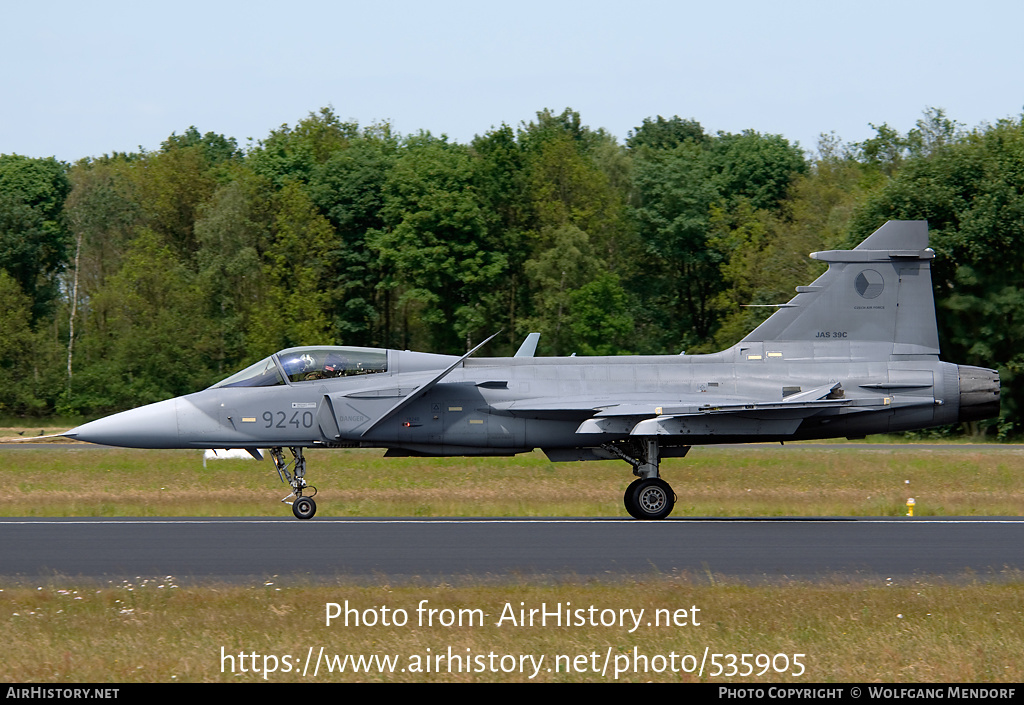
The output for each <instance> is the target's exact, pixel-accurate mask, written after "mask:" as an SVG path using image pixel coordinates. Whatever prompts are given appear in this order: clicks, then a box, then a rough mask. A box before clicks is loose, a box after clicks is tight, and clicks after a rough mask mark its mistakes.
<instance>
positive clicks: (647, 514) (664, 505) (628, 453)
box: [601, 438, 676, 519]
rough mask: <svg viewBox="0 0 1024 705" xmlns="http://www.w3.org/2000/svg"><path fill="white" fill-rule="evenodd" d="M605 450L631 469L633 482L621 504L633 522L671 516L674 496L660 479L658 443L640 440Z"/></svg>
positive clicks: (651, 440)
mask: <svg viewBox="0 0 1024 705" xmlns="http://www.w3.org/2000/svg"><path fill="white" fill-rule="evenodd" d="M601 447H602V448H604V449H605V450H607V451H609V452H611V453H613V454H615V455H617V456H619V457H620V458H622V459H623V460H625V461H626V462H627V463H629V464H630V465H632V466H633V474H634V475H636V476H637V477H638V479H636V480H633V482H631V483H630V484H629V486H628V487H627V488H626V493H625V494H624V495H623V497H622V504H623V505H624V506H625V507H626V511H627V512H629V515H630V516H631V517H633V518H635V519H664V518H665V517H667V516H668V515H669V514H671V513H672V509H673V508H674V507H675V504H676V495H675V492H673V491H672V487H671V486H670V485H669V484H668V483H667V482H665V481H664V480H662V479H661V477H660V476H659V472H658V471H659V465H660V459H659V457H658V441H656V440H654V439H649V438H641V439H639V440H637V441H631V442H629V443H625V444H621V445H619V444H611V443H608V444H605V445H603V446H601Z"/></svg>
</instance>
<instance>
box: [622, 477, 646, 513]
mask: <svg viewBox="0 0 1024 705" xmlns="http://www.w3.org/2000/svg"><path fill="white" fill-rule="evenodd" d="M641 482H643V480H642V479H636V480H633V481H632V482H630V483H629V485H628V486H627V487H626V493H625V494H624V495H622V504H623V506H624V507H626V512H627V513H628V514H629V515H630V516H631V517H633V518H634V519H643V517H642V516H640V510H639V509H638V508H637V506H636V488H637V486H638V485H639V484H640V483H641Z"/></svg>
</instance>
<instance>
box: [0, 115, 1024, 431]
mask: <svg viewBox="0 0 1024 705" xmlns="http://www.w3.org/2000/svg"><path fill="white" fill-rule="evenodd" d="M872 128H873V130H874V132H875V136H874V137H873V138H871V139H868V140H866V141H864V142H861V143H853V144H848V143H842V142H841V141H840V140H839V139H838V138H836V137H835V136H834V135H823V136H822V139H821V142H820V144H819V145H818V147H817V151H816V152H815V153H814V154H813V155H809V154H807V153H805V152H804V151H803V150H802V149H800V148H799V146H797V145H794V144H791V143H789V142H788V141H787V140H786V139H784V138H783V137H781V136H778V135H765V134H760V133H758V132H755V131H753V130H747V131H744V132H743V133H741V134H729V133H723V132H718V133H716V134H710V133H708V132H707V131H706V130H705V129H704V128H703V127H702V126H701V125H700V124H699V123H698V122H696V121H694V120H687V119H681V118H679V117H673V118H670V119H665V118H663V117H660V116H659V117H656V118H649V119H645V120H643V122H642V124H640V125H639V126H638V127H636V128H635V129H634V130H633V131H631V132H630V134H629V136H628V137H627V139H626V140H625V144H620V143H619V142H618V141H617V140H616V139H615V138H614V137H613V136H611V135H609V134H608V133H607V132H605V131H604V130H601V129H592V128H590V127H587V126H586V125H585V124H583V123H582V122H581V118H580V116H579V114H577V113H576V112H574V111H572V110H569V109H567V110H565V111H563V112H562V113H560V114H558V113H554V112H552V111H548V110H545V111H542V112H540V113H538V114H537V116H536V119H535V120H533V121H531V122H530V123H528V124H522V125H520V126H519V127H517V128H515V129H513V128H511V127H509V126H507V125H502V126H501V127H497V128H492V129H491V130H490V131H488V132H486V133H484V134H482V135H479V136H477V137H476V138H474V139H473V140H472V141H471V142H470V143H469V144H459V143H457V142H453V141H450V140H448V139H447V138H446V137H444V136H441V137H436V136H434V135H431V134H429V133H426V132H421V133H418V134H414V135H405V136H403V135H399V134H396V133H395V132H394V131H393V130H392V128H391V127H390V126H389V125H388V124H373V125H369V126H360V125H358V124H355V123H352V122H345V121H343V120H340V119H339V118H338V117H337V116H336V115H335V113H334V111H333V110H331V109H329V108H324V109H322V110H320V111H319V112H317V113H311V114H310V115H309V116H308V117H306V118H305V119H304V120H301V121H300V122H298V123H297V124H296V125H294V126H287V125H285V126H282V127H280V128H278V129H276V130H273V131H272V132H270V134H269V135H268V136H267V137H266V138H264V139H262V140H260V141H258V142H256V143H254V144H251V145H250V146H249V147H248V148H247V149H241V148H239V146H238V144H237V142H236V141H235V140H234V139H232V138H229V137H225V136H223V135H219V134H214V133H211V132H207V133H201V132H200V131H199V130H197V129H196V128H194V127H193V128H189V129H187V130H185V131H184V132H183V133H181V134H173V135H171V136H170V137H168V138H167V140H166V141H165V142H163V144H162V145H161V146H160V149H159V150H157V151H152V152H150V151H140V152H138V153H130V154H121V153H117V154H112V155H108V156H104V157H102V158H95V159H83V160H81V161H79V162H77V163H75V164H73V165H68V164H65V163H63V162H59V161H57V160H55V159H52V158H49V159H36V158H28V157H23V156H19V155H13V154H4V155H0V331H2V333H3V334H2V335H0V369H2V371H3V374H4V377H5V384H4V385H3V386H2V387H0V415H3V416H7V417H12V416H46V415H54V414H57V415H62V416H78V415H85V416H90V415H97V414H100V413H106V412H110V411H116V410H120V409H125V408H128V407H132V406H137V405H140V404H144V403H148V402H153V401H157V400H160V399H165V398H168V397H171V396H176V395H180V394H185V393H188V392H192V391H196V390H198V389H201V388H203V387H205V386H208V385H209V384H212V383H213V382H215V381H216V380H218V379H220V378H222V377H225V376H227V375H228V374H230V373H232V372H234V371H236V370H238V369H240V368H242V367H244V366H245V365H247V364H248V363H250V362H253V361H255V360H256V359H258V358H261V357H263V356H265V355H268V354H269V353H271V352H274V351H276V350H279V349H281V348H284V347H288V346H293V345H306V344H341V345H360V346H372V347H397V348H411V349H419V350H425V351H430V352H439V353H459V352H460V351H465V350H466V349H468V348H469V347H470V346H472V345H474V344H476V343H477V342H479V341H480V340H482V339H483V338H484V337H486V336H488V335H490V334H491V333H494V332H496V331H499V330H501V331H503V332H502V335H501V336H499V338H498V339H496V341H495V342H493V343H491V345H490V346H489V347H488V350H487V354H491V355H502V354H511V353H512V352H513V351H514V350H515V349H516V347H517V346H518V344H519V343H520V342H521V340H522V338H523V337H524V336H525V334H526V333H528V332H530V331H540V332H541V333H542V337H541V346H540V349H539V350H538V354H543V355H567V354H571V353H574V352H575V353H577V354H579V355H617V354H626V353H678V352H679V351H680V350H684V349H685V350H686V351H687V352H691V353H696V352H709V351H712V350H716V349H721V348H724V347H727V346H729V345H731V344H732V343H734V342H736V341H737V340H738V339H739V338H741V337H742V336H743V335H744V334H746V333H747V332H748V331H749V330H751V329H752V328H753V327H754V326H755V325H756V324H757V323H759V322H760V320H761V319H763V317H765V316H767V315H768V313H769V312H770V311H771V309H769V308H756V307H755V308H747V307H743V306H742V304H775V303H783V302H785V301H787V300H788V299H790V298H791V297H792V295H793V289H794V287H795V286H797V285H799V284H807V283H809V282H810V281H811V280H812V279H813V278H814V277H815V276H817V275H818V274H819V273H820V272H821V269H820V267H821V265H820V263H817V262H815V261H813V260H810V259H809V258H808V257H807V254H808V253H809V252H811V251H815V250H823V249H833V248H838V247H846V246H852V245H854V244H856V243H857V242H859V241H860V240H861V239H862V238H863V237H865V236H866V235H868V234H869V233H870V232H872V231H873V230H874V229H875V228H877V227H878V226H879V225H881V224H882V223H883V222H885V221H886V220H887V219H891V218H903V219H927V220H928V221H929V224H930V227H931V244H932V247H933V249H935V251H936V254H937V257H936V259H935V260H934V264H933V281H934V288H935V294H936V301H937V311H938V319H939V328H940V340H941V344H942V350H943V358H944V359H947V360H951V361H955V362H959V363H963V364H970V365H980V366H986V367H996V368H998V369H999V371H1000V374H1001V377H1002V384H1003V411H1002V416H1001V418H1000V419H999V420H998V421H993V422H992V423H991V424H989V425H988V426H987V427H986V429H987V430H988V432H990V433H991V434H992V435H998V436H999V437H1003V438H1005V437H1010V436H1013V435H1015V434H1019V433H1020V432H1021V431H1022V430H1024V428H1022V425H1021V422H1020V420H1019V415H1018V408H1019V405H1020V403H1021V401H1022V397H1024V376H1022V374H1021V373H1022V366H1024V345H1022V343H1024V288H1022V284H1024V116H1022V118H1021V119H1020V120H1004V121H1000V122H998V123H996V124H994V125H984V126H980V127H977V128H974V129H972V130H967V129H965V127H964V126H963V125H960V124H959V123H957V122H955V121H953V120H951V119H950V118H948V117H947V116H946V115H945V114H944V112H943V111H941V110H938V109H929V110H926V111H925V112H924V114H923V116H922V118H921V119H920V120H919V121H918V123H917V126H916V127H915V128H914V129H912V130H910V131H909V132H908V133H906V134H901V133H899V132H898V131H897V130H894V129H892V128H890V127H889V126H888V125H885V124H883V125H881V126H872ZM949 432H951V433H952V432H956V430H955V429H951V430H950V431H949Z"/></svg>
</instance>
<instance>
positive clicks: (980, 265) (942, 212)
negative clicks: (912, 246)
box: [850, 119, 1024, 435]
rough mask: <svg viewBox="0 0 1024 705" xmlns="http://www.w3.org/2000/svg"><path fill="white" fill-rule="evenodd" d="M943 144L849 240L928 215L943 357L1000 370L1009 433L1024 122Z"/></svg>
mask: <svg viewBox="0 0 1024 705" xmlns="http://www.w3.org/2000/svg"><path fill="white" fill-rule="evenodd" d="M940 132H941V130H940ZM944 140H945V138H943V141H941V143H940V142H939V141H933V143H932V148H930V149H927V150H924V151H922V152H921V153H920V154H917V155H915V156H910V157H908V158H907V160H906V162H905V164H904V166H903V168H902V169H901V170H900V171H899V172H898V173H897V174H896V175H895V176H894V177H893V178H892V179H891V180H890V181H889V182H888V183H887V184H885V186H884V187H883V188H881V189H880V190H879V191H878V192H877V193H875V194H874V195H872V197H871V198H869V199H868V201H867V202H866V203H865V205H864V206H863V207H862V208H861V209H859V210H858V212H857V214H856V217H855V219H854V221H853V224H852V226H851V231H850V240H856V239H859V238H861V237H863V236H864V235H866V234H868V233H870V232H871V231H872V230H874V229H875V228H876V227H878V226H879V225H881V224H882V223H883V222H885V221H886V220H888V219H912V220H913V219H927V220H928V224H929V230H930V233H929V235H930V243H931V247H932V248H933V249H934V250H935V252H936V258H935V260H934V263H933V266H932V282H933V285H934V288H935V296H936V305H937V309H938V310H937V315H938V323H939V340H940V343H941V346H942V350H943V356H944V357H945V358H946V359H950V360H956V361H957V362H961V363H965V364H971V365H978V366H982V367H993V366H994V367H998V369H999V372H1000V377H1001V381H1002V388H1003V394H1002V414H1001V417H1000V422H999V431H1000V433H1001V434H1003V435H1007V434H1010V433H1014V432H1019V431H1020V430H1021V426H1020V421H1019V419H1020V409H1021V405H1022V402H1024V352H1022V351H1024V295H1022V294H1021V282H1020V272H1021V271H1024V246H1022V245H1024V119H1021V120H1017V121H1011V120H1004V121H1001V122H999V123H997V124H996V125H994V126H991V127H987V128H984V129H979V130H975V131H973V132H972V133H971V134H969V135H964V136H961V137H957V138H955V139H953V141H951V142H946V141H944Z"/></svg>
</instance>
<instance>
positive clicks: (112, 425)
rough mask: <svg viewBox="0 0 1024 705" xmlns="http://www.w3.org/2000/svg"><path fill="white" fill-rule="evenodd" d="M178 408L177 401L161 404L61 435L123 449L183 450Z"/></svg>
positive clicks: (135, 410) (124, 413)
mask: <svg viewBox="0 0 1024 705" xmlns="http://www.w3.org/2000/svg"><path fill="white" fill-rule="evenodd" d="M177 405H178V400H177V399H168V400H166V401H160V402H157V403H156V404H150V405H148V406H143V407H139V408H138V409H132V410H130V411H122V412H121V413H120V414H114V415H113V416H108V417H106V418H104V419H98V420H96V421H90V422H89V423H87V424H82V425H81V426H79V427H78V428H73V429H71V430H70V431H68V432H67V433H64V434H61V435H64V436H67V437H68V438H74V439H76V440H79V441H88V442H89V443H100V444H102V445H107V446H122V447H124V448H181V447H182V445H181V442H180V441H179V440H178V407H177Z"/></svg>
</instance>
